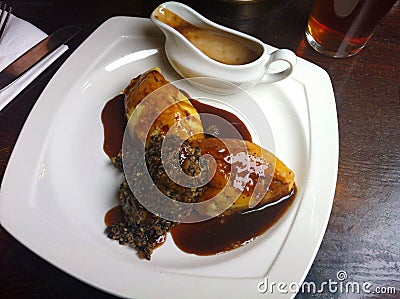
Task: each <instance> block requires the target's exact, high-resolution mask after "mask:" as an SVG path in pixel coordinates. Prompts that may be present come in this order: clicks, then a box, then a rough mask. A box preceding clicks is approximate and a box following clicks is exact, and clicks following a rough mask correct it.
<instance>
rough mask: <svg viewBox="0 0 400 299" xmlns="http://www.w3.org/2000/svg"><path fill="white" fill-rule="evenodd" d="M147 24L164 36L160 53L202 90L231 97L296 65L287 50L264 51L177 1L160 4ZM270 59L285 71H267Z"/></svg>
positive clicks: (281, 75)
mask: <svg viewBox="0 0 400 299" xmlns="http://www.w3.org/2000/svg"><path fill="white" fill-rule="evenodd" d="M151 20H152V21H153V22H154V23H155V24H156V25H157V26H158V27H159V28H160V29H161V31H162V32H163V33H164V35H165V52H166V55H167V58H168V60H169V62H170V64H171V65H172V67H173V68H174V69H175V70H176V71H177V72H178V73H179V74H180V75H181V76H182V77H184V78H192V80H191V83H195V84H196V85H197V87H200V88H202V89H205V90H207V91H211V92H214V93H233V92H237V91H238V87H240V88H249V87H251V86H254V85H255V84H258V83H272V82H276V81H279V80H283V79H285V78H286V77H288V76H289V75H290V74H291V73H292V72H293V69H294V67H295V65H296V55H295V54H294V53H293V52H292V51H290V50H285V49H281V50H277V51H275V52H273V53H268V47H267V45H266V44H264V43H263V42H262V41H260V40H258V39H256V38H254V37H252V36H250V35H248V34H245V33H242V32H240V31H237V30H233V29H230V28H227V27H224V26H222V25H219V24H216V23H214V22H212V21H210V20H208V19H207V18H205V17H204V16H202V15H200V14H199V13H198V12H196V11H195V10H193V9H192V8H190V7H189V6H187V5H184V4H182V3H179V2H165V3H163V4H161V5H159V6H158V7H157V8H156V9H155V10H154V11H153V12H152V14H151ZM275 61H284V62H285V66H286V68H285V69H284V70H282V71H280V72H277V73H269V72H268V69H269V67H270V65H271V63H273V62H275ZM194 78H195V79H194Z"/></svg>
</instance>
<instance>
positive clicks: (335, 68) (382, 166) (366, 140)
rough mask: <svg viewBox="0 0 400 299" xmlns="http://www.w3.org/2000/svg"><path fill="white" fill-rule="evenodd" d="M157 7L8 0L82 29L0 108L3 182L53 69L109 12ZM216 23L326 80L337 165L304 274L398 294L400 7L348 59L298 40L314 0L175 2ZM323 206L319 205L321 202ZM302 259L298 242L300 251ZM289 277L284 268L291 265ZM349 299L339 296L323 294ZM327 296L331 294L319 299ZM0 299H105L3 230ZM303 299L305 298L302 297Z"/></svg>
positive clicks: (24, 11) (37, 16) (29, 15)
mask: <svg viewBox="0 0 400 299" xmlns="http://www.w3.org/2000/svg"><path fill="white" fill-rule="evenodd" d="M161 2H162V1H154V0H146V1H137V0H128V1H125V0H118V1H101V0H98V1H92V0H91V1H73V0H72V1H71V0H69V1H65V0H62V1H46V0H18V1H11V0H9V1H8V3H9V4H11V5H12V6H13V7H14V12H15V14H16V15H17V16H19V17H21V18H23V19H26V20H27V21H29V22H31V23H33V24H35V25H36V26H37V27H39V28H41V29H42V30H44V31H45V32H47V33H51V32H52V31H54V30H56V29H58V28H60V27H62V26H64V25H67V24H75V25H79V26H80V27H82V32H81V33H80V35H79V36H77V37H75V38H74V39H73V40H72V41H71V42H70V43H69V46H70V50H69V52H68V53H67V54H64V55H63V56H62V57H61V58H60V59H59V60H58V61H57V62H56V63H54V64H53V65H52V66H51V67H50V68H49V69H47V70H46V71H45V72H44V73H43V74H42V75H41V76H40V77H38V78H37V79H36V80H35V81H34V82H33V83H32V84H31V85H30V86H29V87H28V88H26V89H25V90H24V91H23V92H22V93H21V94H20V95H19V96H18V97H17V98H16V99H15V100H14V101H13V102H12V103H11V104H9V105H8V106H7V107H6V108H5V109H4V110H2V111H1V112H0V180H2V178H3V176H4V172H5V169H6V166H7V162H8V160H9V157H10V155H11V152H12V150H13V147H14V145H15V142H16V140H17V138H18V134H19V132H20V130H21V128H22V126H23V124H24V122H25V120H26V118H27V116H28V114H29V112H30V111H31V109H32V107H33V105H34V104H35V102H36V100H37V99H38V97H39V95H40V94H41V92H42V91H43V89H44V87H45V86H46V84H47V83H48V82H49V80H50V79H51V78H52V76H53V75H54V73H55V72H56V71H57V69H58V68H59V67H60V66H61V64H62V63H63V62H64V61H65V59H66V58H67V57H68V55H69V54H71V52H72V51H73V50H74V49H76V48H77V47H78V46H79V45H80V44H81V43H82V42H83V41H84V40H85V39H86V38H87V37H88V36H89V35H90V34H91V33H92V32H93V31H94V30H95V29H96V28H97V27H98V26H99V25H100V24H101V23H103V22H104V21H105V20H107V19H108V18H110V17H112V16H118V15H127V16H142V17H146V16H149V14H150V12H151V11H152V9H153V8H154V7H156V6H157V4H159V3H161ZM182 2H184V3H188V4H189V5H191V6H192V7H193V8H195V9H196V10H198V11H199V12H201V13H202V14H204V15H206V16H207V17H209V18H210V19H212V20H214V21H217V22H219V23H221V24H224V25H227V26H230V27H233V28H236V29H239V30H242V31H245V32H248V33H250V34H252V35H255V36H256V37H258V38H260V39H261V40H263V41H265V42H267V43H269V44H271V45H273V46H276V47H279V48H289V49H292V50H293V51H295V52H296V53H297V55H298V56H300V57H303V58H305V59H307V60H309V61H311V62H313V63H315V64H317V65H320V66H321V67H323V68H324V69H325V70H327V72H328V73H329V75H330V76H331V79H332V83H333V87H334V91H335V97H336V104H337V112H338V120H339V135H340V159H339V175H338V182H337V188H336V196H335V201H334V205H333V210H332V215H331V218H330V221H329V225H328V228H327V231H326V234H325V237H324V239H323V242H322V245H321V247H320V250H319V252H318V255H317V257H316V259H315V261H314V263H313V265H312V268H311V270H310V272H309V274H308V276H307V277H306V280H307V281H314V282H315V283H321V282H323V281H328V280H329V279H332V280H334V279H336V274H337V272H338V271H346V272H347V275H348V280H351V281H355V282H360V283H362V282H370V283H371V284H372V286H374V287H376V286H378V287H395V288H396V290H397V295H391V296H390V295H385V296H382V295H380V296H376V297H377V298H378V297H379V298H382V297H384V298H388V297H391V298H395V297H396V296H397V298H399V297H398V296H400V295H399V294H400V234H399V231H400V221H399V218H400V183H399V181H400V127H399V123H398V122H399V121H400V116H399V115H400V54H399V52H400V51H399V50H400V30H399V23H400V3H399V1H398V2H397V5H396V6H395V7H394V8H393V9H392V11H391V12H390V14H389V15H388V16H387V17H386V18H385V19H384V21H383V22H382V23H381V25H380V26H379V27H378V28H377V30H376V32H375V34H374V36H373V38H372V39H371V40H370V42H369V43H368V45H367V46H366V48H365V49H364V50H363V51H361V52H360V53H359V54H358V55H356V56H354V57H352V58H348V59H342V60H338V59H332V58H326V57H324V56H322V55H320V54H318V53H316V52H314V51H313V50H312V49H311V48H310V47H309V46H308V45H307V43H306V41H305V39H304V28H305V26H306V22H307V17H308V13H309V11H310V6H311V1H304V0H264V1H258V2H256V3H253V4H232V3H230V2H226V1H217V0H214V1H182ZM321 200H324V199H323V198H321ZM299 254H301V246H299ZM288 271H290V269H288ZM329 295H331V296H333V297H341V298H346V294H341V295H339V293H337V294H329ZM319 296H321V297H323V298H326V297H327V296H328V294H326V293H325V294H320V295H319ZM0 297H1V298H6V297H9V298H25V297H38V298H54V297H68V298H78V297H85V298H88V297H96V298H102V297H111V296H110V295H108V294H105V293H103V292H101V291H99V290H97V289H94V288H92V287H90V286H88V285H86V284H84V283H82V282H80V281H78V280H77V279H75V278H73V277H71V276H69V275H67V274H65V273H64V272H62V271H60V270H58V269H57V268H55V267H53V266H52V265H50V264H48V263H47V262H45V261H43V260H42V259H41V258H40V257H38V256H36V255H35V254H33V253H32V252H30V251H29V249H27V248H25V247H24V246H22V245H21V244H20V243H19V242H17V241H16V240H15V239H13V238H12V237H11V236H10V235H9V234H8V233H7V232H6V231H5V230H4V229H3V228H2V227H1V226H0ZM298 297H299V298H308V297H310V294H300V295H298Z"/></svg>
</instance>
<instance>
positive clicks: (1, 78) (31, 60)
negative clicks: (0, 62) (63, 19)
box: [0, 26, 81, 91]
mask: <svg viewBox="0 0 400 299" xmlns="http://www.w3.org/2000/svg"><path fill="white" fill-rule="evenodd" d="M80 31H81V28H80V27H78V26H66V27H63V28H61V29H59V30H57V31H55V32H54V33H52V34H51V35H49V36H48V37H46V38H45V39H43V40H42V41H40V42H38V43H37V44H36V45H34V46H33V47H32V48H30V49H29V50H27V51H26V52H25V53H24V54H22V55H21V56H19V57H18V58H17V59H15V60H14V61H13V62H11V63H10V64H9V65H8V66H7V67H6V68H5V69H4V70H2V71H1V72H0V91H1V90H2V89H4V88H5V87H7V86H8V85H10V84H11V83H12V82H14V81H15V80H16V79H18V78H19V77H21V76H22V75H23V74H25V73H26V72H27V71H28V70H29V69H31V68H32V67H33V66H34V65H36V64H37V63H38V62H39V61H41V60H42V59H43V58H45V57H46V56H47V55H48V54H50V53H51V52H53V51H54V50H55V49H57V48H58V47H59V46H61V45H62V44H64V43H66V42H68V41H69V40H70V39H71V38H73V37H74V36H75V35H77V34H78V33H79V32H80Z"/></svg>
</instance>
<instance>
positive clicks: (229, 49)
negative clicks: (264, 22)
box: [154, 7, 263, 65]
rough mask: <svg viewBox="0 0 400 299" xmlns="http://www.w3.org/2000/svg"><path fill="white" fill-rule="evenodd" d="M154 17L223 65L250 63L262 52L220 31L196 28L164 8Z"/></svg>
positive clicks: (244, 40)
mask: <svg viewBox="0 0 400 299" xmlns="http://www.w3.org/2000/svg"><path fill="white" fill-rule="evenodd" d="M154 17H155V18H156V19H158V20H159V21H161V22H163V23H165V24H167V25H169V26H170V27H172V28H174V29H175V30H177V31H178V32H179V33H181V34H182V35H183V36H184V37H185V38H186V39H187V40H189V41H190V42H191V43H192V44H193V45H194V46H195V47H196V48H198V49H199V50H200V51H201V52H203V53H204V54H205V55H207V56H208V57H210V58H212V59H214V60H216V61H219V62H221V63H224V64H232V65H239V64H246V63H250V62H252V61H254V60H256V59H257V58H259V57H260V56H261V54H262V51H263V49H262V48H261V46H260V45H258V44H257V43H254V42H252V41H250V40H247V39H244V38H240V37H238V36H236V35H234V34H231V33H228V32H224V31H221V30H217V29H212V28H202V27H197V26H195V25H193V24H191V23H189V22H187V21H186V20H184V19H182V18H181V17H179V16H178V15H176V14H175V13H173V12H172V11H170V10H168V9H167V8H164V7H161V8H158V10H157V11H156V12H155V13H154Z"/></svg>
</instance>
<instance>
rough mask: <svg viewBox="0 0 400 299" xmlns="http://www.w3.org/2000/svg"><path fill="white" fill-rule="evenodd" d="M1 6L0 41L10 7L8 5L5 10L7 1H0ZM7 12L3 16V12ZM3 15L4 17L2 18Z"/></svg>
mask: <svg viewBox="0 0 400 299" xmlns="http://www.w3.org/2000/svg"><path fill="white" fill-rule="evenodd" d="M0 6H1V15H0V26H1V27H0V41H1V38H2V36H3V33H4V30H5V29H6V25H7V22H8V19H9V18H10V15H11V11H12V7H11V6H8V10H7V3H5V2H4V3H3V2H0ZM5 12H7V14H6V15H5V16H4V13H5ZM3 17H4V18H3Z"/></svg>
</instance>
